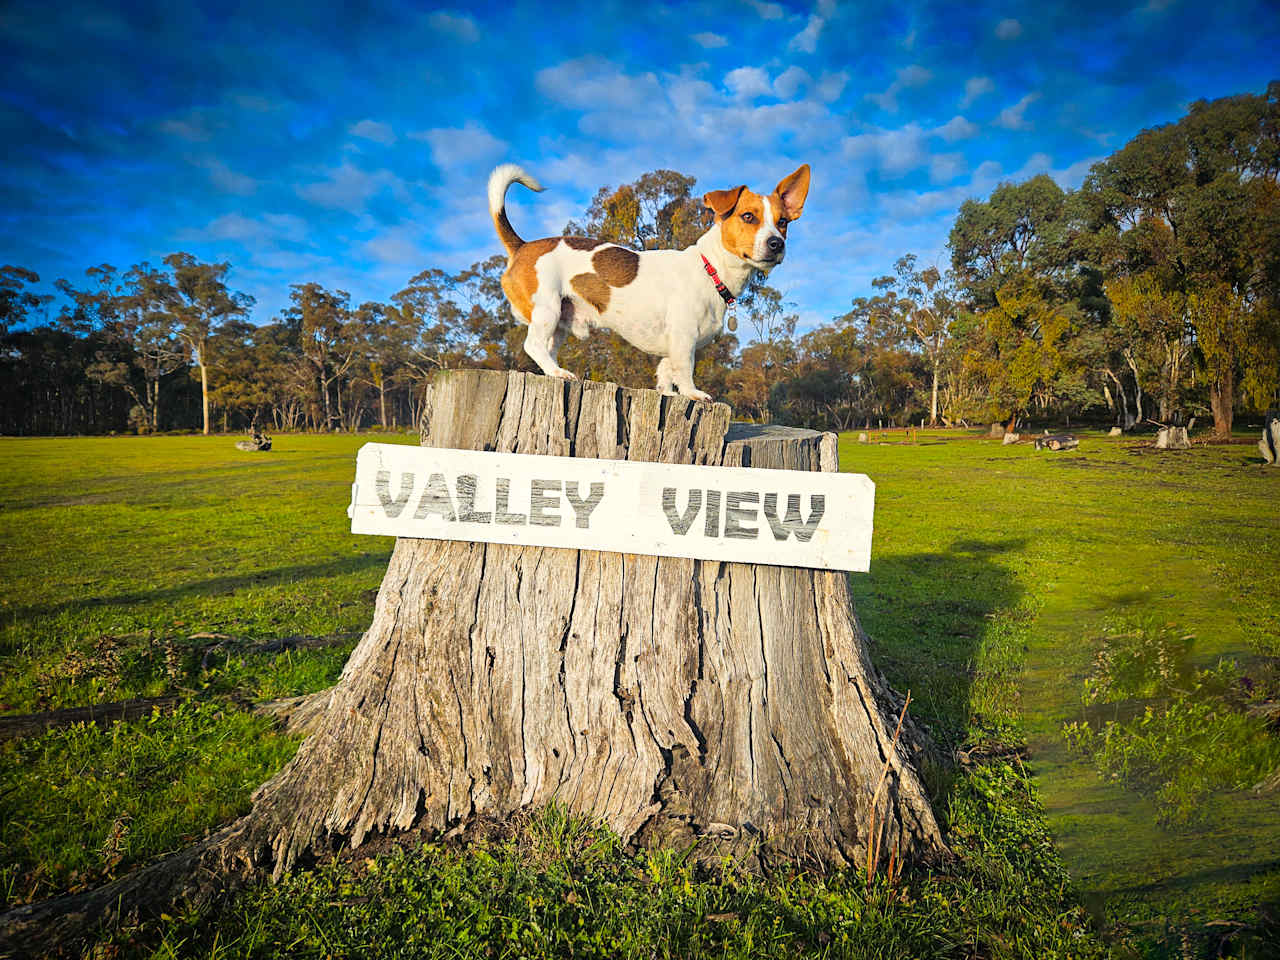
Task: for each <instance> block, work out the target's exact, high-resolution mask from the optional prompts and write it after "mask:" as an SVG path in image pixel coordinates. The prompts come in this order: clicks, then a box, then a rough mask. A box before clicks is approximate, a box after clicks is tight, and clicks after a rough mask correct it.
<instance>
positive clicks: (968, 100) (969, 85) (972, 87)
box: [960, 77, 996, 110]
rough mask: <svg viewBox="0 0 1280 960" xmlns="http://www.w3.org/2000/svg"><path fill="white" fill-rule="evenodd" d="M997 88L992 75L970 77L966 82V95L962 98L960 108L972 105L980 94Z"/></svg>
mask: <svg viewBox="0 0 1280 960" xmlns="http://www.w3.org/2000/svg"><path fill="white" fill-rule="evenodd" d="M995 88H996V85H995V84H994V83H993V82H992V81H991V78H990V77H970V78H969V79H968V80H966V81H965V82H964V97H963V98H961V100H960V109H961V110H963V109H964V108H965V107H968V106H970V105H971V104H972V103H973V102H974V101H975V100H977V99H978V98H979V97H980V96H982V95H983V94H986V93H991V92H992V91H994V90H995Z"/></svg>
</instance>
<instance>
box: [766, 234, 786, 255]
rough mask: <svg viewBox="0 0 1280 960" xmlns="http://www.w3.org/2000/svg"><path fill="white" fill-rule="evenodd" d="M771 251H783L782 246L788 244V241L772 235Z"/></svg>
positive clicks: (770, 239)
mask: <svg viewBox="0 0 1280 960" xmlns="http://www.w3.org/2000/svg"><path fill="white" fill-rule="evenodd" d="M766 245H767V246H768V247H769V252H770V253H772V254H774V255H777V254H779V253H781V252H782V248H783V247H785V246H786V242H785V241H784V240H783V239H782V238H781V237H770V238H769V242H768V244H766Z"/></svg>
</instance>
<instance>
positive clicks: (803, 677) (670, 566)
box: [253, 370, 942, 871]
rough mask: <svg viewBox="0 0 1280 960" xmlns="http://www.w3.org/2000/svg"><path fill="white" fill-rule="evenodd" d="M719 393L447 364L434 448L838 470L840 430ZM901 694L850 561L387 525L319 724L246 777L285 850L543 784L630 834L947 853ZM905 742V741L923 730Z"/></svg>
mask: <svg viewBox="0 0 1280 960" xmlns="http://www.w3.org/2000/svg"><path fill="white" fill-rule="evenodd" d="M728 419H729V408H728V407H727V406H724V405H719V404H716V405H711V404H700V403H694V402H691V401H689V400H686V399H684V398H680V397H666V398H664V397H662V396H661V395H659V394H658V393H656V392H655V391H651V390H622V389H620V388H618V387H616V386H614V385H612V384H598V383H591V382H587V383H569V384H566V383H565V382H564V381H560V380H556V379H553V378H547V377H539V376H533V375H528V374H518V373H512V374H507V373H501V372H494V371H480V370H468V371H451V372H448V373H442V374H441V375H438V376H437V378H436V380H435V383H434V384H433V387H432V389H431V393H430V395H429V397H428V399H427V404H426V409H425V411H424V417H423V427H422V442H423V444H424V445H425V446H445V447H456V448H463V449H489V450H499V451H512V452H516V453H543V454H557V455H561V456H580V457H599V458H604V459H631V460H660V461H663V462H670V463H700V464H722V463H723V464H725V465H746V466H756V467H761V466H768V467H777V468H789V469H808V470H812V469H820V468H825V469H828V470H834V469H835V443H834V437H832V436H830V435H823V434H817V433H813V432H811V431H785V432H784V431H777V430H764V429H762V428H755V431H754V432H755V434H756V435H755V436H746V435H741V436H739V435H737V434H730V435H729V437H728V439H727V440H726V429H727V427H728ZM900 703H901V701H900V700H897V699H896V697H895V695H894V694H893V693H892V692H891V691H890V690H889V688H888V686H887V685H886V684H885V683H884V681H883V679H882V678H881V677H880V676H879V674H878V673H877V672H876V670H875V669H874V667H873V666H872V665H871V662H870V659H869V657H868V654H867V650H866V642H865V637H864V636H863V634H862V633H861V631H860V629H859V627H858V623H857V619H856V616H855V615H854V613H853V609H852V602H851V599H850V595H849V588H848V580H847V577H846V576H845V575H844V574H843V573H831V572H819V571H814V570H807V569H793V568H781V567H766V566H753V565H747V564H734V563H710V562H706V563H704V562H700V561H694V560H684V559H671V558H657V557H648V556H632V555H622V554H612V553H601V552H597V551H587V550H583V551H576V550H558V549H550V548H540V547H518V546H512V545H501V544H472V543H459V542H450V541H432V540H409V539H402V540H399V541H397V543H396V548H395V552H394V554H393V555H392V558H391V563H390V566H389V568H388V571H387V575H386V577H385V579H384V580H383V585H382V590H381V591H380V593H379V596H378V603H377V609H376V612H375V615H374V620H373V624H372V625H371V626H370V628H369V631H368V632H367V633H366V635H365V637H364V639H363V640H362V641H361V643H360V645H359V646H358V647H357V648H356V650H355V652H354V653H353V654H352V656H351V659H350V661H349V662H348V664H347V667H346V669H345V670H344V672H343V677H342V680H341V682H340V683H339V684H338V686H337V687H336V688H335V690H334V694H333V698H332V701H331V703H330V706H329V709H328V712H327V713H326V715H325V718H324V720H323V721H322V724H321V727H320V730H319V731H318V732H317V733H316V735H314V736H313V737H311V738H310V739H309V740H307V741H306V742H305V743H304V744H303V745H302V747H301V748H300V749H299V752H298V755H297V757H296V758H295V759H294V760H293V761H292V762H291V763H290V764H289V766H288V767H287V768H286V769H285V770H284V771H282V772H281V773H280V775H279V776H278V777H276V778H275V779H274V780H273V781H271V782H270V783H269V784H268V785H267V786H266V787H264V788H263V789H262V790H261V791H260V793H259V797H258V801H257V804H256V806H255V809H254V814H253V817H254V819H255V820H256V821H257V826H256V830H255V832H257V833H258V835H259V836H260V838H261V842H262V843H265V844H269V845H270V847H271V848H272V851H273V856H272V860H273V861H274V865H275V867H276V869H277V871H279V870H283V869H288V868H289V867H290V866H291V865H292V863H293V862H294V861H295V860H296V858H297V857H298V856H299V855H301V854H303V853H304V852H306V851H308V850H310V849H312V848H313V847H314V846H315V845H316V844H318V843H328V842H331V841H332V840H334V839H343V840H346V841H349V842H350V843H352V844H353V845H354V844H359V843H360V842H361V841H362V840H363V839H364V837H365V836H366V835H367V834H368V833H370V832H371V831H385V830H390V829H407V828H409V827H420V828H421V827H426V828H428V829H429V830H431V831H439V832H444V831H452V830H458V831H464V830H465V829H466V827H467V825H468V824H469V823H471V822H472V821H474V820H475V819H476V818H478V817H496V818H503V817H507V816H509V815H511V814H513V813H515V812H516V811H517V810H519V809H521V808H523V807H527V806H531V805H532V806H539V805H543V804H546V803H549V802H552V801H558V802H561V803H563V804H564V805H565V806H566V807H568V809H569V810H570V811H572V812H573V813H577V814H582V815H586V816H590V817H594V818H598V819H600V820H603V821H605V822H606V823H608V825H609V826H610V827H611V828H612V829H613V830H615V831H616V832H617V833H618V834H620V835H621V836H622V837H623V838H624V839H625V840H628V841H636V842H639V843H641V844H644V843H657V842H664V843H665V842H675V843H687V842H691V841H692V840H693V839H694V838H695V837H709V838H712V842H710V843H708V844H706V846H707V848H708V850H707V852H709V853H710V852H712V851H714V850H723V851H726V852H733V853H736V854H739V855H747V854H748V853H749V854H750V855H752V856H754V857H757V858H759V859H761V860H763V861H768V860H771V859H786V860H793V861H803V862H805V863H809V864H813V865H843V864H849V863H854V862H858V861H859V860H860V859H861V858H862V857H864V856H865V855H866V850H867V847H866V843H867V831H868V829H869V827H868V823H869V810H870V805H871V798H872V793H873V791H874V789H875V784H876V781H877V779H878V778H879V776H880V771H881V768H882V766H883V765H884V764H885V763H886V759H885V758H886V757H888V758H889V760H888V763H889V767H890V775H889V781H890V785H889V789H888V792H887V793H886V794H885V797H886V798H887V803H886V809H884V810H881V811H878V813H877V818H878V819H879V821H880V829H881V830H883V833H884V838H883V840H882V841H881V842H882V848H883V849H884V850H885V851H888V850H889V849H890V848H896V849H897V850H898V852H899V854H900V855H902V856H912V855H915V856H919V855H922V854H928V853H936V852H938V851H940V850H941V849H942V840H941V837H940V833H939V829H938V826H937V824H936V822H935V820H934V816H933V813H932V810H931V809H930V807H929V803H928V800H927V798H926V795H925V790H924V787H923V784H922V783H921V781H920V778H919V776H918V774H917V771H916V769H915V766H914V765H913V762H912V754H911V751H910V750H908V749H906V748H904V747H903V746H901V745H899V746H898V748H897V749H896V750H895V749H891V747H890V743H891V740H892V731H893V720H894V715H895V713H896V707H897V705H898V704H900ZM909 733H910V735H909V736H908V740H907V742H909V743H912V744H919V743H920V742H921V738H920V736H919V734H918V732H917V731H915V730H914V728H913V729H911V730H910V731H909Z"/></svg>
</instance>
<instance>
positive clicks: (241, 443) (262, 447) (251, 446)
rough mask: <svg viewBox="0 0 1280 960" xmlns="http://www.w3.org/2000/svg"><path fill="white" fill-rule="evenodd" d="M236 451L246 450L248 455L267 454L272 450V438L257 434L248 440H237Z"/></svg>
mask: <svg viewBox="0 0 1280 960" xmlns="http://www.w3.org/2000/svg"><path fill="white" fill-rule="evenodd" d="M236 449H237V450H244V451H246V452H248V453H255V452H258V451H264V452H265V451H267V450H270V449H271V438H270V437H268V436H266V435H265V434H260V433H255V434H254V435H253V436H252V437H251V438H249V439H248V440H237V441H236Z"/></svg>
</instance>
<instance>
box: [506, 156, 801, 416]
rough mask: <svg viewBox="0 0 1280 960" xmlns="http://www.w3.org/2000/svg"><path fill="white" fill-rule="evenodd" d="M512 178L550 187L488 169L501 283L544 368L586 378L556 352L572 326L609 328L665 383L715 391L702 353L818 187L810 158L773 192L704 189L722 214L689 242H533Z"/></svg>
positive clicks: (702, 396)
mask: <svg viewBox="0 0 1280 960" xmlns="http://www.w3.org/2000/svg"><path fill="white" fill-rule="evenodd" d="M513 183H519V184H522V185H524V186H526V187H528V188H529V189H530V190H533V191H534V192H537V193H541V192H542V189H543V187H542V185H541V184H540V183H538V181H537V180H535V179H534V178H533V177H532V176H530V175H529V174H528V173H526V172H525V171H524V170H523V169H522V168H521V167H518V166H516V165H515V164H513V163H504V164H502V165H501V166H499V167H497V168H496V169H495V170H494V171H493V173H491V174H490V175H489V213H490V215H491V216H492V217H493V225H494V228H495V229H496V230H497V231H498V239H499V240H501V241H502V245H503V246H504V247H506V250H507V269H506V272H504V273H503V275H502V289H503V291H504V292H505V293H506V295H507V300H508V302H510V304H511V311H512V313H514V314H515V316H516V317H518V318H519V319H520V320H521V321H522V322H524V323H526V324H528V326H529V332H528V335H527V336H526V337H525V341H524V350H525V353H527V354H528V355H529V356H530V357H531V358H532V359H533V361H534V363H536V364H537V365H538V366H539V367H540V368H541V369H542V372H543V373H545V374H547V375H548V376H552V377H564V378H566V379H571V380H574V379H577V377H575V376H574V374H572V373H570V372H569V371H568V370H565V369H564V368H563V367H561V366H560V365H559V364H558V363H556V355H557V354H558V353H559V352H560V347H561V346H563V345H564V341H565V338H566V337H567V336H568V335H569V333H571V332H572V333H573V335H574V336H575V337H578V338H579V339H585V338H586V337H587V336H588V334H589V333H590V332H591V328H592V327H602V328H604V329H607V330H612V331H614V332H615V333H617V334H619V335H621V336H622V337H623V339H625V340H626V341H627V342H628V343H630V344H631V345H633V346H635V347H637V348H639V349H640V350H643V351H644V352H645V353H647V354H649V355H651V356H655V357H659V358H660V360H659V361H658V382H657V387H658V390H660V391H661V392H663V393H666V394H671V393H675V392H676V391H677V390H678V391H679V392H680V393H681V394H683V395H685V396H689V397H694V398H696V399H698V400H710V399H711V395H710V394H707V393H704V392H703V391H701V390H699V389H698V388H697V387H695V386H694V385H693V357H694V352H695V351H696V350H697V349H698V348H699V347H701V346H703V345H704V344H706V343H708V342H710V341H711V339H712V338H713V337H715V336H716V335H717V334H719V333H720V332H721V330H722V329H723V327H724V316H725V310H726V308H727V307H728V306H729V305H731V304H732V303H733V302H734V300H735V298H736V297H738V296H739V295H740V294H741V293H742V291H743V289H744V288H745V287H746V285H747V281H748V280H749V279H750V277H751V272H752V271H753V270H759V271H761V272H762V273H765V274H767V273H768V272H769V271H770V270H772V269H773V268H774V267H776V266H777V265H778V264H780V263H781V262H782V259H783V257H784V256H785V255H786V241H787V226H788V225H789V224H790V223H791V222H792V221H793V220H797V219H799V217H800V214H801V212H802V211H803V210H804V201H805V198H806V197H807V196H808V194H809V165H808V164H807V163H806V164H801V166H800V167H799V169H797V170H796V171H795V173H792V174H791V175H790V176H787V177H784V178H783V179H782V180H781V181H780V182H779V183H778V185H777V186H776V187H774V189H773V192H772V193H770V194H768V195H764V194H759V193H754V192H753V191H751V190H748V189H747V188H746V186H739V187H734V188H732V189H730V190H712V191H711V192H709V193H707V194H704V195H703V198H702V202H703V204H704V205H705V206H707V207H709V208H710V209H711V211H712V213H713V214H714V221H713V223H712V225H711V227H710V229H708V230H707V232H706V233H704V234H703V235H702V236H701V237H699V238H698V240H697V242H695V243H694V244H693V246H691V247H688V248H686V249H684V250H645V251H643V252H637V251H635V250H631V249H630V248H628V247H623V246H620V245H618V244H616V243H606V242H604V241H601V240H591V239H588V238H586V237H548V238H546V239H543V240H531V241H528V242H526V241H524V240H522V239H521V238H520V236H519V234H517V233H516V232H515V230H514V229H513V228H512V226H511V221H510V220H508V219H507V211H506V196H507V189H508V188H509V187H510V186H511V184H513ZM731 328H732V326H731Z"/></svg>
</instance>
